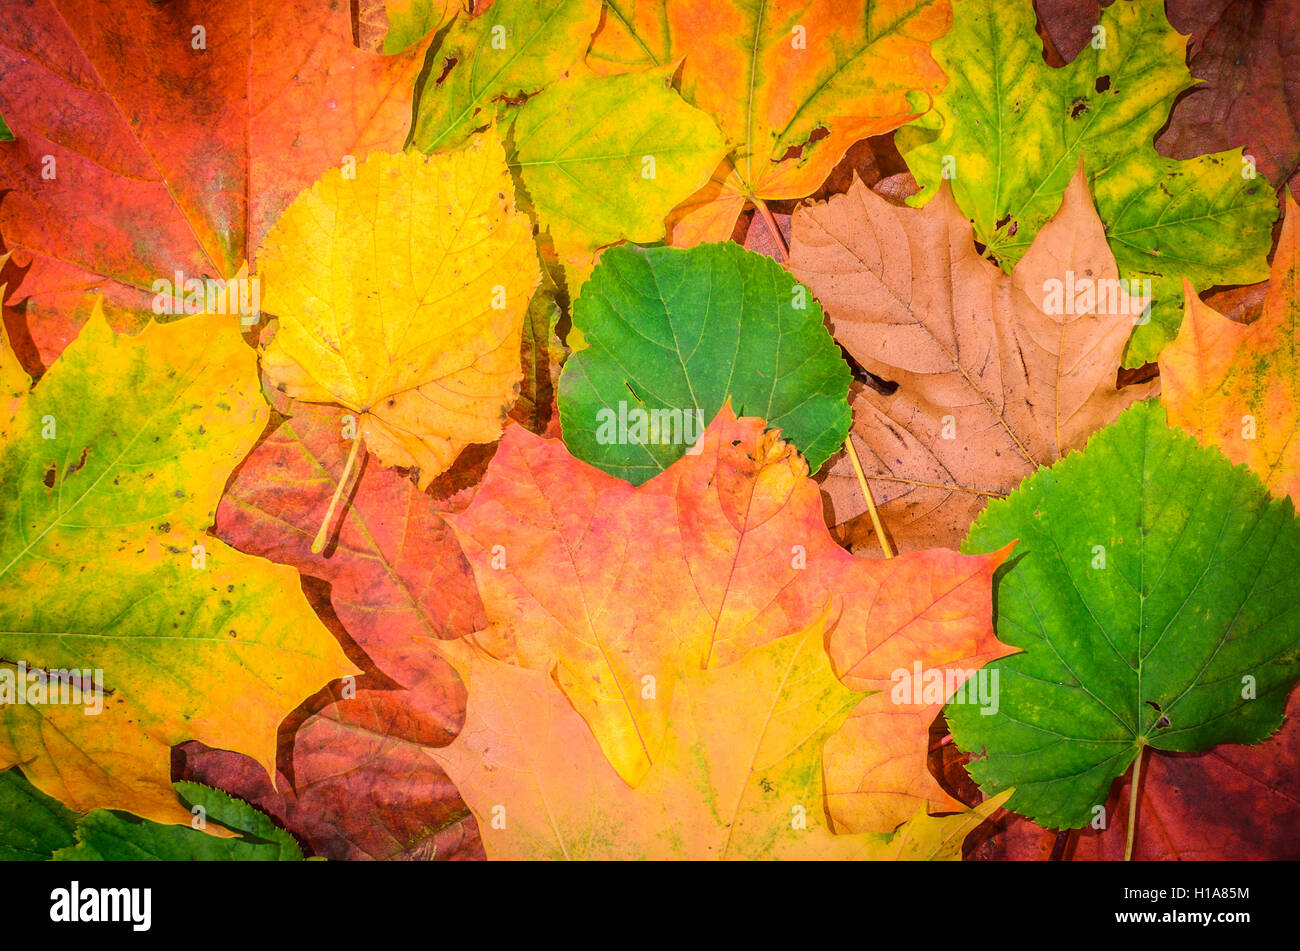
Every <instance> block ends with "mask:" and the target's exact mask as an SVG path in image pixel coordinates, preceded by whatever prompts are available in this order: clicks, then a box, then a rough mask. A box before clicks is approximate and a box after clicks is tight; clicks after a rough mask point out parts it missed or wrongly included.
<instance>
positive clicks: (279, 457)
mask: <svg viewBox="0 0 1300 951" xmlns="http://www.w3.org/2000/svg"><path fill="white" fill-rule="evenodd" d="M277 408H278V409H280V410H281V412H282V413H283V414H284V418H282V419H280V421H279V424H278V426H276V427H275V428H274V429H273V430H272V431H271V432H270V433H269V434H268V435H267V436H266V438H265V439H263V440H262V441H261V442H260V443H259V444H258V445H257V447H256V448H255V449H254V450H253V451H252V452H251V453H250V454H249V456H248V458H247V459H246V460H245V461H244V463H243V465H241V466H240V468H239V470H238V472H236V474H235V476H234V478H233V479H232V480H231V483H230V485H229V487H228V489H227V491H226V494H225V495H224V497H223V498H222V500H221V505H220V507H219V508H218V510H217V519H216V529H215V531H216V534H217V536H218V537H219V538H221V539H222V540H223V541H225V542H227V543H228V544H230V545H233V546H234V547H236V548H238V549H239V550H240V551H244V552H248V553H249V554H252V555H259V556H261V557H264V558H269V559H271V560H272V561H276V562H279V563H281V564H287V565H292V566H293V567H295V568H297V569H298V570H299V571H300V572H301V573H302V574H303V575H304V577H307V578H311V579H318V581H319V585H313V586H312V587H311V588H310V589H309V590H311V591H312V592H313V598H312V600H313V603H314V605H315V606H316V609H317V611H318V613H320V614H321V616H322V617H326V618H331V619H335V623H337V624H339V625H341V628H340V632H339V637H340V640H341V641H343V642H344V643H349V644H353V645H355V646H356V648H357V649H359V651H362V652H364V655H365V656H364V657H362V656H358V657H357V658H356V659H357V662H358V664H359V665H360V666H361V667H363V669H364V670H365V673H364V675H362V676H360V677H358V678H357V680H356V682H355V685H354V689H353V690H352V691H351V693H350V695H348V694H345V693H344V692H343V690H340V689H337V688H336V689H335V690H334V692H333V696H332V697H331V698H330V699H329V702H328V703H327V704H326V705H324V706H321V707H319V708H318V709H313V710H311V711H308V712H307V713H305V714H304V715H303V716H302V717H300V718H299V722H298V723H297V724H296V729H295V730H294V731H293V733H292V735H291V736H290V737H289V738H288V742H287V743H286V744H283V745H282V748H281V751H280V757H279V762H280V765H281V770H282V772H283V774H284V776H285V777H286V779H285V780H284V781H283V782H282V783H281V784H280V788H279V789H278V790H277V789H273V788H272V787H271V785H270V783H269V782H268V780H267V777H266V776H265V774H264V773H263V772H262V771H261V770H260V769H255V768H252V764H251V763H249V761H248V760H247V757H241V756H237V755H235V754H232V753H228V752H223V751H202V750H194V749H187V751H186V755H185V760H186V764H187V767H186V772H185V773H184V775H185V776H186V778H190V779H195V780H197V781H199V782H203V783H207V784H209V785H214V786H218V787H219V788H222V789H225V790H227V791H228V792H231V793H234V794H235V795H238V796H240V797H241V798H244V799H247V800H249V801H250V802H253V803H254V804H255V805H257V806H258V807H259V808H262V809H265V810H266V811H267V812H269V813H271V814H272V815H274V816H276V817H277V818H279V819H280V820H281V821H282V822H283V823H284V825H285V827H286V828H288V829H289V830H290V831H292V832H293V833H294V834H295V835H297V836H298V837H299V838H300V839H302V841H303V842H305V843H307V844H308V845H309V846H310V847H311V848H312V849H313V850H314V851H315V852H316V853H317V854H319V855H324V856H326V857H328V858H332V859H362V858H377V859H386V858H397V857H411V856H418V857H426V858H427V857H429V856H430V855H431V854H432V855H433V857H436V858H446V857H456V856H459V855H461V854H463V853H465V852H469V853H470V854H474V852H475V849H476V848H478V846H477V836H476V835H475V834H474V832H473V821H472V820H471V819H470V818H469V814H468V811H467V810H466V808H465V805H464V803H463V802H461V800H460V797H459V795H458V794H457V792H456V789H455V788H454V787H453V786H452V785H451V783H450V781H449V780H448V779H447V777H446V775H445V774H444V773H443V772H442V770H441V769H440V768H439V767H438V766H437V764H436V763H434V762H433V761H432V760H431V759H430V758H429V757H428V756H427V755H426V754H425V753H424V751H423V747H424V746H430V745H445V744H446V743H448V742H450V741H451V739H452V737H453V736H454V735H455V734H456V732H457V731H458V730H459V729H460V726H461V723H462V722H463V717H464V710H465V688H464V686H463V685H462V684H461V683H460V681H459V679H458V678H457V676H456V674H455V672H454V671H453V670H452V669H451V667H450V666H448V664H447V663H446V662H445V661H444V660H442V659H441V658H440V657H439V656H438V655H437V654H436V653H435V652H434V650H433V649H432V647H431V643H432V642H433V641H435V640H437V639H439V638H446V637H455V636H460V635H461V634H464V633H467V632H469V631H473V630H475V629H478V628H481V627H484V626H486V623H487V622H486V619H485V617H484V614H483V607H482V605H481V603H480V601H479V596H478V592H477V590H476V588H475V586H474V579H473V575H472V573H471V571H470V567H469V564H468V563H467V562H466V560H465V558H464V556H463V555H462V554H461V551H460V547H459V545H458V543H457V542H456V539H455V537H454V536H453V535H452V533H451V530H450V529H449V528H448V527H447V525H446V524H445V523H444V522H443V521H442V519H441V517H440V513H441V512H444V511H447V510H449V508H451V507H454V506H455V505H457V504H461V501H462V500H461V495H460V494H459V493H457V492H455V491H454V487H447V486H445V485H444V483H445V482H447V481H448V480H450V479H451V478H452V477H453V476H459V473H458V472H456V471H455V470H453V472H451V473H447V474H445V475H444V476H443V477H441V478H440V479H439V480H437V481H436V482H435V485H434V487H433V490H431V493H424V492H420V491H419V490H418V489H417V488H416V486H415V484H414V483H413V482H412V481H411V480H410V479H409V478H405V477H403V476H402V475H400V474H399V473H397V472H396V471H394V470H392V469H386V468H384V467H382V466H378V465H374V464H373V460H370V461H369V462H367V463H363V464H362V465H361V468H360V470H359V473H358V476H357V479H356V481H355V484H354V485H353V486H352V487H351V494H350V498H349V505H348V507H347V509H346V510H345V512H344V514H343V515H342V516H341V519H340V524H339V526H338V531H337V537H336V538H335V539H333V540H332V541H331V543H330V545H329V547H327V548H326V549H325V550H324V551H323V552H320V553H313V552H312V551H311V542H312V537H313V535H314V533H315V531H316V526H317V523H318V521H319V518H320V512H321V511H322V509H323V508H324V506H325V505H326V504H328V501H329V498H330V497H331V495H332V494H333V493H334V491H335V489H336V484H337V480H338V478H339V474H340V473H341V472H342V470H343V462H344V459H345V457H346V456H347V454H348V452H349V450H350V448H351V445H350V441H349V440H347V439H345V438H344V436H343V433H344V430H345V422H344V419H343V417H344V416H345V414H344V412H343V411H342V410H340V409H338V408H337V407H331V406H323V405H315V404H309V403H293V402H292V401H288V400H283V399H282V400H281V401H280V402H279V403H278V404H277ZM456 468H457V469H459V468H460V466H459V464H458V466H457V467H456ZM465 825H468V827H469V828H468V830H467V831H465V830H463V828H462V827H463V826H465ZM462 839H464V840H465V841H461V840H462ZM478 854H481V849H480V850H479V852H478Z"/></svg>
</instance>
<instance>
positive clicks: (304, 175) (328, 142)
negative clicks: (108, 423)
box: [0, 0, 425, 365]
mask: <svg viewBox="0 0 1300 951" xmlns="http://www.w3.org/2000/svg"><path fill="white" fill-rule="evenodd" d="M424 46H425V44H423V43H420V44H416V46H415V47H413V48H411V49H409V50H407V51H406V52H404V53H402V54H401V55H399V56H392V57H384V56H379V55H376V54H373V53H369V52H365V51H362V50H358V49H356V48H355V47H354V46H353V40H352V28H351V22H350V11H349V6H348V4H338V3H333V4H331V3H328V2H326V0H292V2H290V3H278V2H271V0H250V2H249V3H241V4H230V3H216V4H214V3H208V2H204V0H177V2H174V3H166V4H159V3H153V2H149V0H117V2H109V0H34V2H33V3H30V4H27V3H22V4H5V5H4V6H3V8H0V73H2V74H3V75H4V83H3V84H0V114H2V115H4V117H5V120H6V121H7V122H8V124H9V126H10V128H11V129H12V130H13V133H14V135H15V137H16V140H17V141H14V142H8V143H4V144H3V145H0V190H3V191H4V192H6V194H4V197H3V200H0V233H3V235H4V239H5V244H6V246H7V247H8V248H9V249H10V250H12V251H14V252H15V253H14V264H16V265H17V266H18V267H19V268H24V267H26V268H29V269H28V270H27V271H26V272H25V273H23V274H22V279H21V283H19V282H16V281H13V280H11V282H10V287H9V291H10V295H9V297H10V301H11V302H16V303H17V306H18V307H19V308H21V309H22V310H23V311H25V313H26V316H27V321H28V325H29V327H30V331H31V336H32V339H33V342H34V344H35V349H36V353H35V354H28V355H27V356H28V357H29V358H31V359H33V360H35V359H39V361H40V362H41V363H43V364H45V365H48V364H49V363H51V362H52V361H53V359H54V358H55V357H56V356H57V355H58V354H59V353H60V352H61V351H62V349H63V347H65V346H66V345H67V343H68V341H69V340H71V338H72V337H73V336H75V334H76V330H77V327H79V326H80V324H81V323H82V322H84V319H85V314H84V313H79V314H75V315H74V313H73V312H74V310H76V308H77V305H78V304H79V303H80V302H81V300H82V297H83V295H84V292H85V291H87V290H93V289H98V290H102V291H103V293H104V298H105V300H104V304H105V311H106V313H107V315H108V316H109V319H110V322H111V323H112V324H113V325H114V326H117V327H119V328H125V327H127V326H133V327H136V326H139V315H141V314H148V312H149V310H150V308H151V304H152V302H153V298H154V296H155V291H154V290H153V282H154V281H156V280H162V279H166V280H168V281H174V275H175V271H176V270H180V271H181V272H182V273H183V275H184V276H185V278H205V277H211V278H229V277H233V276H234V275H235V273H236V272H237V270H238V269H239V267H240V265H241V263H242V262H244V261H245V260H247V259H250V258H251V257H252V249H253V248H256V247H257V245H258V244H259V243H260V241H261V239H262V236H263V235H264V234H265V233H266V231H267V229H268V228H269V227H270V225H271V223H272V222H273V221H274V220H275V218H276V217H277V216H278V215H279V214H280V212H281V211H283V210H284V208H285V207H286V206H287V205H288V204H289V202H290V201H291V200H292V198H293V197H294V196H295V195H297V194H298V192H299V191H301V190H302V189H303V188H305V187H306V186H308V185H310V184H311V183H312V182H313V181H315V180H316V179H317V178H318V177H319V176H320V175H321V173H322V172H324V171H325V170H326V169H329V168H336V167H339V166H340V165H343V164H345V163H346V162H347V159H348V157H349V156H351V157H352V158H355V160H356V161H357V162H360V161H361V160H362V159H363V158H364V157H365V156H366V155H367V154H368V153H369V152H370V151H372V150H374V149H390V150H396V149H399V148H400V147H401V145H402V142H403V140H404V138H405V136H406V132H407V128H408V126H409V124H410V120H411V98H410V97H411V89H412V87H413V85H414V82H415V77H416V75H417V74H418V73H419V71H420V68H421V67H422V65H423V60H424ZM142 64H147V68H146V67H145V66H143V65H142ZM11 326H12V324H11ZM19 336H20V337H21V336H22V335H19Z"/></svg>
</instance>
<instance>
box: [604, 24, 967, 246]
mask: <svg viewBox="0 0 1300 951" xmlns="http://www.w3.org/2000/svg"><path fill="white" fill-rule="evenodd" d="M605 6H606V8H605V17H604V20H603V21H602V25H601V28H600V30H599V31H598V32H597V34H596V37H595V39H594V40H593V42H592V47H591V50H590V51H589V53H588V54H587V64H588V65H589V66H590V67H591V68H592V69H594V70H595V71H597V72H602V73H615V72H623V71H626V70H629V69H635V68H644V67H647V66H664V65H669V64H672V63H676V62H680V61H681V60H683V59H685V65H684V66H683V67H682V79H681V85H682V94H683V95H684V96H685V97H686V100H687V101H688V102H689V103H691V104H692V105H694V106H696V107H697V108H699V109H703V110H704V111H705V112H707V113H709V114H710V115H711V116H713V117H714V119H715V120H717V122H718V125H719V127H720V128H721V129H722V133H723V135H724V136H725V137H726V138H727V140H728V141H729V142H730V143H732V144H733V146H734V149H733V151H732V153H731V155H730V157H729V158H728V159H727V161H726V162H725V163H724V164H723V166H722V167H721V168H719V169H718V171H717V172H716V173H715V175H714V178H713V181H711V182H710V183H709V184H708V185H706V186H705V187H704V188H703V189H701V191H700V192H699V193H697V194H696V195H695V196H694V197H693V198H691V199H690V200H688V201H687V202H684V203H683V204H682V206H681V207H680V208H679V209H678V211H677V213H676V214H675V215H673V216H671V217H670V219H669V220H670V223H671V224H672V228H673V230H672V236H673V243H674V244H679V245H693V244H697V243H699V242H701V241H722V240H725V239H727V238H729V237H730V236H731V230H732V227H733V226H734V225H735V222H736V218H737V216H738V215H739V214H740V212H741V211H742V210H743V208H744V206H745V203H746V202H747V201H750V200H752V199H754V198H758V199H787V198H802V197H804V196H805V195H808V194H810V193H812V192H813V191H814V190H816V188H817V186H818V185H820V184H821V183H822V181H823V180H824V179H825V178H826V176H827V175H828V174H830V171H831V169H832V168H833V167H834V166H835V163H836V162H838V161H839V160H840V158H841V157H843V155H844V153H845V152H846V151H847V150H848V148H849V146H851V145H852V144H853V143H854V142H857V141H858V140H859V139H865V138H867V137H869V136H873V135H880V134H881V133H884V132H889V131H891V130H893V129H896V128H898V127H899V126H900V125H902V124H903V123H905V122H907V121H909V120H910V119H912V118H915V115H916V112H915V110H914V109H913V108H912V106H911V105H909V103H908V98H907V93H909V92H912V91H917V92H921V93H924V94H928V95H934V94H935V93H937V92H939V91H940V90H941V89H942V88H943V86H944V83H945V82H946V79H945V77H944V74H943V71H942V70H941V69H940V68H939V66H938V64H937V63H935V61H934V60H933V59H932V58H931V57H930V52H929V44H930V42H931V41H932V40H934V39H937V38H938V37H940V36H942V35H943V34H944V33H945V32H947V30H948V28H949V27H950V26H951V25H952V7H951V4H950V2H949V0H883V2H877V3H873V4H868V5H867V6H866V8H865V10H864V8H863V6H862V5H861V4H851V3H844V2H842V0H812V2H808V0H771V2H766V3H762V4H752V5H747V4H737V3H734V2H730V0H705V2H700V0H666V2H664V0H657V2H646V0H639V2H629V0H621V2H607V3H606V5H605Z"/></svg>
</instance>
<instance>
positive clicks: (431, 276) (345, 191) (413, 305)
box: [257, 132, 541, 551]
mask: <svg viewBox="0 0 1300 951" xmlns="http://www.w3.org/2000/svg"><path fill="white" fill-rule="evenodd" d="M257 262H258V269H259V274H260V276H261V278H262V280H263V281H264V282H265V286H266V290H265V293H264V301H265V304H264V306H265V309H266V310H267V312H268V313H271V314H274V315H275V316H277V317H278V318H279V325H278V329H277V332H276V334H275V336H274V338H273V339H272V340H271V342H270V343H269V344H268V345H266V346H264V347H263V349H262V366H263V368H264V370H265V371H266V374H267V377H268V379H269V381H270V383H271V384H272V385H273V386H275V387H276V388H278V389H279V390H281V391H282V392H284V393H286V394H288V395H289V396H291V397H293V398H294V399H299V400H305V401H308V402H314V403H336V404H338V405H340V406H343V407H344V408H346V409H348V410H351V411H353V413H355V414H357V415H356V419H355V423H356V438H355V440H353V443H352V446H353V451H352V453H351V454H350V455H349V457H348V462H347V464H346V465H345V468H344V471H343V475H342V476H341V477H340V479H339V483H338V485H339V489H338V493H339V494H336V495H335V497H334V499H333V500H332V501H331V503H330V507H329V509H328V510H327V512H326V513H325V518H324V521H323V522H322V525H321V534H320V535H318V536H317V539H316V543H315V544H316V549H317V551H319V550H320V549H321V548H322V547H323V545H324V541H325V532H326V530H327V528H328V526H329V524H330V520H331V517H332V514H333V511H334V507H335V505H336V504H337V502H338V499H339V498H340V495H341V493H342V491H343V487H344V486H345V485H346V484H347V483H348V481H349V479H348V476H349V474H350V472H351V469H352V467H353V463H354V461H355V457H356V455H357V451H358V449H359V448H360V446H361V445H363V444H364V445H365V446H366V447H367V448H368V449H369V450H370V451H371V452H373V453H374V454H375V455H376V456H377V457H378V458H379V460H380V461H381V462H382V463H383V464H384V465H388V466H408V467H415V468H418V469H419V485H420V488H421V489H424V488H427V487H428V485H429V484H430V483H431V482H432V481H433V479H434V477H435V476H437V475H438V474H439V473H441V472H444V471H445V470H446V469H447V468H448V467H449V466H450V465H451V464H452V462H453V461H454V460H455V458H456V456H457V455H459V454H460V452H461V450H462V449H464V448H465V446H467V445H469V444H471V443H476V442H491V441H493V440H495V439H496V438H497V436H498V435H499V434H500V432H501V424H502V422H503V420H504V419H505V415H506V413H507V411H508V410H509V409H510V405H511V404H512V403H513V402H514V399H515V395H516V393H517V387H518V384H519V378H520V374H521V367H520V362H519V353H520V334H521V333H522V330H523V321H524V315H525V313H526V311H527V310H528V306H529V301H530V300H531V298H532V296H533V291H534V289H535V288H536V287H537V284H538V282H539V280H540V278H541V272H540V268H539V266H538V264H537V254H536V251H535V249H534V246H533V240H532V228H531V225H530V224H529V222H528V218H527V216H525V215H523V214H522V213H520V212H518V211H516V210H515V207H514V188H513V185H512V183H511V180H510V173H509V170H508V169H507V168H506V166H505V155H504V153H503V151H502V147H501V142H500V140H499V139H498V138H497V136H496V134H495V132H493V133H488V134H485V135H483V136H482V137H479V138H477V139H475V140H474V141H473V142H471V143H470V145H468V146H467V147H466V148H465V149H463V150H461V151H458V152H454V153H445V154H439V155H435V156H432V157H430V158H427V159H426V158H425V157H424V156H421V155H419V154H418V153H415V152H406V153H403V154H401V155H386V154H382V153H376V154H374V155H372V156H371V157H370V158H369V159H368V160H367V161H366V162H365V163H364V164H363V165H361V166H360V167H358V169H357V172H356V177H355V178H353V179H348V178H345V177H344V175H343V173H342V172H341V171H340V170H334V171H331V172H329V173H327V174H326V175H325V176H324V177H323V178H322V179H321V180H320V181H319V182H318V183H317V184H316V185H314V186H312V188H311V189H310V190H308V191H306V192H304V193H303V194H302V195H300V196H299V197H298V198H297V199H296V200H295V201H294V203H293V205H291V206H290V207H289V209H288V210H287V211H286V212H285V213H284V215H283V216H281V218H280V220H279V221H278V222H276V225H275V227H274V228H273V229H272V231H271V233H270V235H268V236H267V240H266V243H265V244H263V246H262V248H261V249H260V250H259V252H258V258H257Z"/></svg>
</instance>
